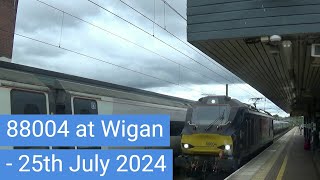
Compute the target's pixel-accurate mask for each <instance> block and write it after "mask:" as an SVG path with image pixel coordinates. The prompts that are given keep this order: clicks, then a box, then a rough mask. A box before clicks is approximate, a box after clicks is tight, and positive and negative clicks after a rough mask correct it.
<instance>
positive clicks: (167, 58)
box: [36, 0, 216, 82]
mask: <svg viewBox="0 0 320 180" xmlns="http://www.w3.org/2000/svg"><path fill="white" fill-rule="evenodd" d="M36 1H38V2H40V3H43V4H45V5H47V6H49V7H51V8H54V9H56V10H58V11H61V12H62V13H63V14H66V15H69V16H71V17H74V18H76V19H78V20H80V21H82V22H85V23H87V24H89V25H91V26H94V27H96V28H98V29H101V30H103V31H105V32H107V33H110V34H112V35H113V36H116V37H118V38H120V39H122V40H124V41H127V42H129V43H132V44H134V45H136V46H138V47H140V48H142V49H144V50H147V51H149V52H151V53H153V54H156V55H158V56H159V57H161V58H163V59H165V60H168V61H170V62H172V63H175V64H177V65H179V66H181V67H184V68H186V69H188V70H189V71H192V72H193V73H196V74H199V75H201V76H203V77H205V78H208V79H210V80H212V81H213V82H216V81H215V80H214V79H212V78H211V77H209V76H207V75H204V74H201V73H199V72H197V71H195V70H193V69H191V68H189V67H187V66H185V65H183V64H180V63H177V62H176V61H174V60H171V59H169V58H167V57H165V56H163V55H161V54H159V53H157V52H155V51H152V50H150V49H148V48H145V47H143V46H141V45H139V44H137V43H135V42H133V41H130V40H128V39H126V38H124V37H122V36H120V35H117V34H115V33H113V32H111V31H108V30H106V29H105V28H102V27H100V26H97V25H95V24H93V23H91V22H88V21H86V20H84V19H82V18H79V17H77V16H74V15H72V14H70V13H68V12H65V11H63V10H61V9H59V8H56V7H54V6H52V5H50V4H47V3H44V2H42V1H40V0H36Z"/></svg>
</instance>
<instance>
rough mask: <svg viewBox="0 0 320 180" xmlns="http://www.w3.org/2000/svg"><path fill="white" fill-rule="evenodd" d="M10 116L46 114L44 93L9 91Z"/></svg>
mask: <svg viewBox="0 0 320 180" xmlns="http://www.w3.org/2000/svg"><path fill="white" fill-rule="evenodd" d="M11 114H47V103H46V96H45V95H44V93H37V92H28V91H21V90H12V91H11Z"/></svg>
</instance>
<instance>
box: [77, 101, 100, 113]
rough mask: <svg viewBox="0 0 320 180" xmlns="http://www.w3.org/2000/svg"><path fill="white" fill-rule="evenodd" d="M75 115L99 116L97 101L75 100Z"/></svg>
mask: <svg viewBox="0 0 320 180" xmlns="http://www.w3.org/2000/svg"><path fill="white" fill-rule="evenodd" d="M73 108H74V114H98V107H97V101H95V100H91V99H82V98H74V99H73Z"/></svg>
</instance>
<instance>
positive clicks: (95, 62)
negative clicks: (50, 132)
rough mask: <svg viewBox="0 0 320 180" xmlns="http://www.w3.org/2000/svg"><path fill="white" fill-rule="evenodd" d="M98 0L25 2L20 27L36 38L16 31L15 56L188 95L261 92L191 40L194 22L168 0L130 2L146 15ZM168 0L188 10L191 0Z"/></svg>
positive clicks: (38, 64)
mask: <svg viewBox="0 0 320 180" xmlns="http://www.w3.org/2000/svg"><path fill="white" fill-rule="evenodd" d="M92 1H93V2H94V3H97V4H98V5H99V6H101V7H102V8H100V7H98V6H96V5H95V4H93V3H91V2H89V1H87V0H68V1H65V0H64V1H62V0H43V2H45V3H47V4H49V5H52V6H54V7H56V8H58V9H61V10H62V11H63V12H65V13H63V12H61V11H59V10H57V9H54V8H52V7H49V6H47V5H45V4H43V3H41V2H39V1H37V0H20V1H19V6H18V14H17V23H16V33H17V34H20V35H23V36H27V37H29V38H32V39H34V40H30V39H28V38H24V37H21V36H19V35H16V36H15V40H14V51H13V61H14V62H16V63H20V64H25V65H30V66H35V67H39V68H44V69H48V70H53V71H59V72H63V73H68V74H73V75H77V76H84V77H87V78H92V79H97V80H101V81H106V82H111V83H116V84H120V85H125V86H130V87H135V88H141V89H149V90H152V91H156V92H158V91H159V92H162V93H165V94H168V93H169V94H168V95H173V96H180V95H181V94H182V95H183V97H185V98H188V99H193V98H194V97H196V98H198V97H199V96H201V94H202V93H204V92H205V93H215V94H221V93H224V90H223V89H224V84H226V83H228V84H234V83H238V85H236V86H242V85H243V87H242V88H243V89H246V90H243V91H240V90H238V89H237V88H236V89H237V90H236V91H235V92H234V94H232V95H234V96H235V97H237V98H242V97H243V99H242V100H247V99H248V96H250V97H253V96H254V95H251V94H250V93H249V92H248V91H254V94H258V93H257V92H256V91H255V90H254V89H253V88H252V87H248V85H245V84H243V83H244V82H243V81H242V80H240V79H239V78H237V77H236V76H235V75H233V74H232V73H230V72H229V71H228V70H226V69H225V68H223V67H222V66H221V65H219V64H217V63H216V62H215V61H214V60H212V59H211V58H209V57H208V56H206V55H205V54H203V53H202V52H200V51H199V50H197V49H196V48H195V47H193V46H192V45H191V44H189V43H187V40H186V21H185V20H184V19H183V18H182V17H180V16H179V15H177V13H176V12H175V11H173V10H172V9H171V8H169V7H168V6H167V5H164V2H163V1H162V0H156V9H155V11H154V4H153V2H154V1H150V0H144V1H142V0H123V1H124V2H125V3H128V4H129V5H130V6H132V7H133V8H135V9H136V10H137V11H139V12H141V14H140V13H137V12H136V11H135V10H133V9H132V8H130V7H128V6H126V5H125V4H124V3H122V2H121V1H119V0H108V1H103V0H92ZM168 3H169V4H170V6H172V7H173V8H175V9H177V11H178V12H179V13H180V14H182V16H185V14H186V12H185V7H186V1H173V0H169V1H168ZM164 6H166V7H165V9H164ZM164 10H165V11H164ZM108 11H111V12H112V13H114V14H116V15H117V16H119V17H120V18H119V17H117V16H115V15H113V14H112V13H110V12H108ZM164 12H165V13H164ZM74 16H76V17H74ZM144 16H146V17H148V18H149V19H151V20H155V21H156V22H157V24H159V25H160V27H158V26H157V25H155V26H154V24H153V23H152V22H151V21H150V20H148V18H146V17H144ZM79 18H80V19H79ZM123 19H124V20H123ZM127 21H128V22H130V23H128V22H127ZM164 28H165V29H164ZM167 31H169V32H170V33H172V34H173V35H172V34H170V33H168V32H167ZM175 36H176V37H178V38H179V39H177V38H176V37H175ZM35 40H36V41H35ZM39 41H40V42H39ZM59 47H61V48H59ZM259 96H260V94H259ZM261 96H262V95H261Z"/></svg>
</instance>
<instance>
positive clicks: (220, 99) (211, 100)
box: [194, 96, 271, 116]
mask: <svg viewBox="0 0 320 180" xmlns="http://www.w3.org/2000/svg"><path fill="white" fill-rule="evenodd" d="M219 104H228V105H229V106H231V107H237V108H240V107H243V108H247V109H248V111H249V112H250V113H258V114H263V115H267V116H271V114H270V113H269V112H267V111H264V110H261V109H257V108H255V107H254V106H251V105H249V104H245V103H242V102H241V101H239V100H237V99H232V98H231V97H227V96H206V97H202V98H200V99H199V100H198V102H197V103H195V104H194V105H219Z"/></svg>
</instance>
